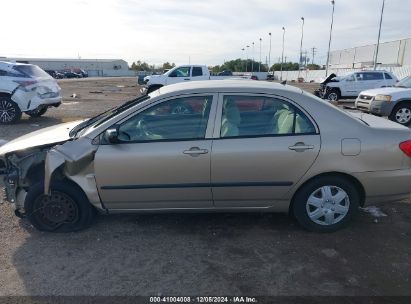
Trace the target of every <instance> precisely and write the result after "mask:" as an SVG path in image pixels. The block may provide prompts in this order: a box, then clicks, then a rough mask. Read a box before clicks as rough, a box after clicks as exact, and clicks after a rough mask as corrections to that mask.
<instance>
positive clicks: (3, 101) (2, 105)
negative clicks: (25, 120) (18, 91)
mask: <svg viewBox="0 0 411 304" xmlns="http://www.w3.org/2000/svg"><path fill="white" fill-rule="evenodd" d="M20 118H21V111H20V108H19V106H18V105H17V104H16V103H15V102H14V101H12V100H11V98H10V97H9V96H4V95H3V96H1V95H0V124H12V123H15V122H16V121H18V120H20Z"/></svg>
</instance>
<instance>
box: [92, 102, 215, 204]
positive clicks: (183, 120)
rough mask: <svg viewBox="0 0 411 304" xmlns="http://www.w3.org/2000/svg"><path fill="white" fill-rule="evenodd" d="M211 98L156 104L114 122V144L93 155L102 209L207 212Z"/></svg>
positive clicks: (211, 124)
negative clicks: (191, 210)
mask: <svg viewBox="0 0 411 304" xmlns="http://www.w3.org/2000/svg"><path fill="white" fill-rule="evenodd" d="M215 107H216V95H213V94H207V95H193V96H187V97H182V98H173V99H169V100H165V101H162V102H159V103H156V104H154V105H152V106H150V107H149V108H147V109H145V110H142V111H140V112H139V113H137V114H135V115H133V116H131V117H128V118H127V119H125V120H123V121H122V122H120V124H119V127H118V132H119V135H118V138H119V141H120V142H119V143H117V144H109V143H105V142H104V140H103V144H101V145H100V147H99V148H98V150H97V152H96V155H95V161H94V163H95V175H96V181H97V185H98V189H99V194H100V197H101V200H102V202H103V204H104V205H105V207H106V208H108V209H114V210H115V209H117V210H127V209H129V210H133V209H134V210H135V209H140V210H141V209H175V208H211V207H212V206H213V203H212V194H211V184H210V154H211V143H212V141H211V137H212V135H211V134H212V129H213V122H214V117H215Z"/></svg>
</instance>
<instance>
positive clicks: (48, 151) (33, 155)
mask: <svg viewBox="0 0 411 304" xmlns="http://www.w3.org/2000/svg"><path fill="white" fill-rule="evenodd" d="M97 147H98V146H97V145H93V144H92V143H91V140H90V139H88V138H80V139H77V140H75V141H67V142H64V143H61V144H57V145H49V146H43V147H37V148H32V149H27V150H24V151H14V152H11V153H8V154H6V155H5V156H3V157H2V158H0V175H2V176H3V179H2V180H3V183H4V188H5V199H6V201H8V202H10V203H12V204H14V207H15V213H16V215H18V216H20V217H23V216H25V200H26V196H27V193H28V192H29V191H30V188H31V187H32V186H33V185H35V184H38V183H43V184H44V194H45V195H49V194H50V189H51V188H52V185H53V182H54V181H64V180H66V181H67V182H73V183H75V184H77V185H78V186H79V187H80V188H81V189H82V190H83V191H84V193H85V194H86V196H87V197H88V199H89V201H90V203H91V204H92V205H93V206H95V207H96V208H97V209H98V210H101V211H103V210H104V207H103V206H102V204H101V201H100V197H99V195H98V191H97V185H96V180H95V176H94V163H93V161H94V155H95V152H96V150H97Z"/></svg>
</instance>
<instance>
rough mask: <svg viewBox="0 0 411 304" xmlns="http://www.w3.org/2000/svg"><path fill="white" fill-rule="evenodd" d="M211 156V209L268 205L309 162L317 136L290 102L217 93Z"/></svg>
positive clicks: (317, 143) (316, 147) (314, 154)
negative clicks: (217, 102) (218, 94)
mask: <svg viewBox="0 0 411 304" xmlns="http://www.w3.org/2000/svg"><path fill="white" fill-rule="evenodd" d="M213 138H214V140H213V147H212V155H211V184H212V192H213V200H214V205H215V207H217V208H219V207H224V208H227V207H267V206H275V205H276V204H281V199H282V198H283V197H284V196H285V195H286V193H287V192H288V191H289V190H290V188H291V187H292V186H293V185H294V184H296V183H297V182H298V181H299V180H300V179H301V178H302V177H303V175H304V174H305V173H306V172H307V170H308V169H309V168H310V167H311V165H312V164H313V162H314V160H315V158H316V157H317V155H318V152H319V150H320V135H319V133H318V130H317V128H316V127H315V124H314V123H313V121H312V120H311V119H310V118H309V117H308V116H307V115H306V114H305V113H304V112H303V111H302V110H301V109H299V108H298V107H297V106H295V105H294V104H293V103H292V102H290V101H286V100H284V99H281V98H279V97H273V96H269V95H267V96H263V95H255V94H227V95H223V94H220V96H219V104H218V108H217V116H216V124H215V129H214V135H213Z"/></svg>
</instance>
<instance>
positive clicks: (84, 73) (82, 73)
mask: <svg viewBox="0 0 411 304" xmlns="http://www.w3.org/2000/svg"><path fill="white" fill-rule="evenodd" d="M71 72H74V73H76V74H79V75H81V77H82V78H86V77H88V73H87V72H86V71H85V70H83V69H72V70H71Z"/></svg>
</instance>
